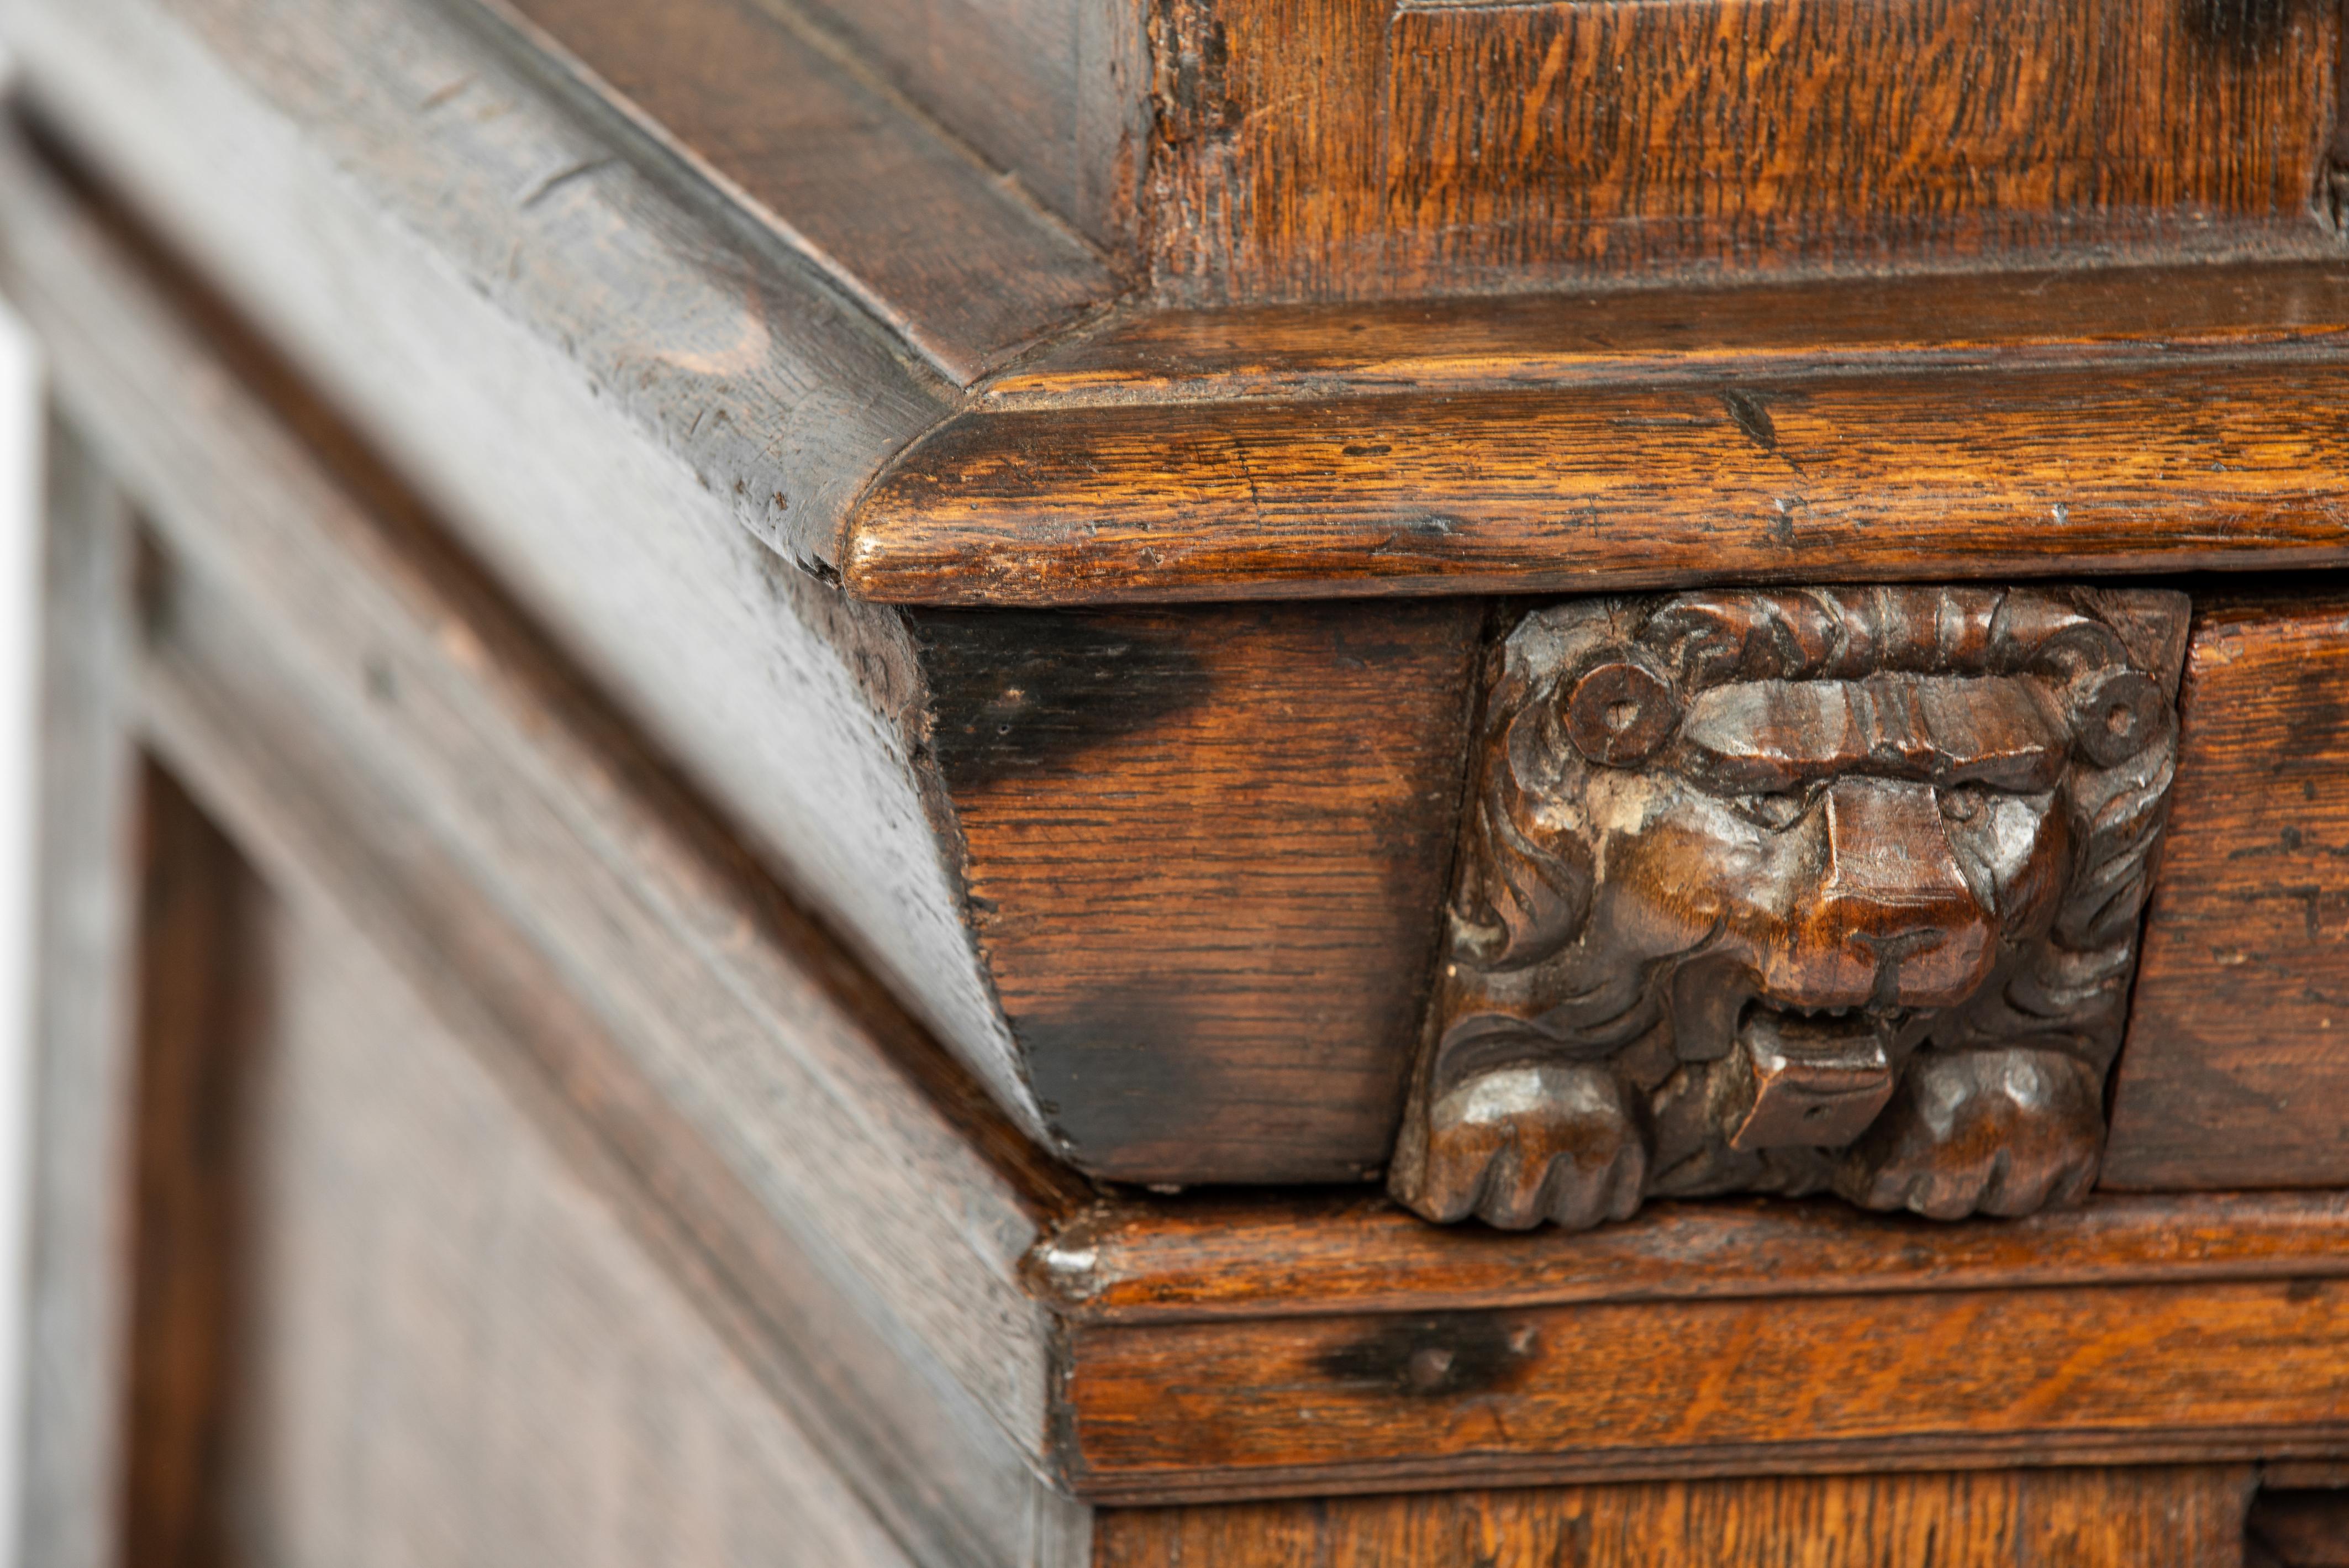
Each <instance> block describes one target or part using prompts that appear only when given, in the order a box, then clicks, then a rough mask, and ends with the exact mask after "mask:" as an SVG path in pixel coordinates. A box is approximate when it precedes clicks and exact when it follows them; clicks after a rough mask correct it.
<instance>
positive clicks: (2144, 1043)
mask: <svg viewBox="0 0 2349 1568" xmlns="http://www.w3.org/2000/svg"><path fill="white" fill-rule="evenodd" d="M2308 587H2309V588H2310V589H2311V590H2312V591H2307V592H2302V593H2296V594H2295V593H2286V592H2282V591H2277V592H2274V593H2264V594H2261V595H2258V596H2255V597H2240V596H2238V597H2229V596H2225V595H2217V596H2213V597H2209V598H2206V599H2205V600H2203V602H2202V610H2201V613H2200V615H2199V618H2198V619H2197V621H2196V624H2195V628H2194V633H2193V637H2192V640H2191V642H2190V644H2189V649H2188V652H2187V662H2186V679H2185V689H2184V696H2183V701H2182V707H2183V718H2182V727H2181V731H2180V735H2179V754H2178V784H2177V787H2176V791H2175V795H2174V798H2173V801H2172V805H2171V818H2170V829H2169V843H2168V850H2167V852H2166V853H2165V856H2164V858H2163V862H2162V867H2161V875H2160V877H2159V879H2158V881H2157V883H2156V884H2155V887H2154V893H2153V902H2152V906H2151V908H2150V909H2149V910H2148V911H2147V926H2146V939H2145V949H2144V956H2143V958H2142V959H2141V960H2140V961H2139V964H2138V970H2137V993H2136V998H2135V1001H2134V1002H2133V1004H2132V1007H2131V1012H2130V1025H2129V1033H2128V1040H2127V1045H2126V1046H2125V1047H2124V1049H2123V1051H2122V1054H2121V1061H2120V1066H2119V1068H2118V1071H2117V1075H2116V1085H2115V1090H2114V1102H2113V1132H2112V1140H2111V1144H2110V1147H2109V1149H2108V1151H2107V1154H2106V1165H2105V1178H2104V1180H2105V1185H2106V1186H2107V1187H2111V1188H2121V1189H2178V1188H2223V1187H2323V1186H2338V1185H2341V1184H2343V1183H2344V1182H2349V597H2344V596H2343V595H2342V594H2341V592H2340V591H2339V590H2338V589H2337V588H2335V587H2332V586H2331V585H2322V584H2311V585H2308Z"/></svg>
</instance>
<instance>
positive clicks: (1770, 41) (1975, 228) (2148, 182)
mask: <svg viewBox="0 0 2349 1568" xmlns="http://www.w3.org/2000/svg"><path fill="white" fill-rule="evenodd" d="M2335 36H2337V22H2336V18H2335V15H2334V13H2333V11H2332V10H2330V9H2329V8H2326V7H2322V6H2315V5H2310V6H2292V5H2244V4H2235V3H2219V4H2210V5H2191V6H2184V7H2178V6H2172V5H2167V4H2158V3H2154V0H2145V3H2142V4H2133V5H2123V6H2111V5H2087V4H2063V5H2042V4H2005V3H2000V0H1989V3H1981V4H1963V5H1942V4H1928V3H1914V4H1900V5H1871V6H1845V5H1832V4H1817V3H1813V0H1723V3H1720V4H1707V5H1681V6H1673V7H1669V8H1666V9H1663V10H1657V9H1654V8H1652V7H1650V8H1643V9H1641V8H1635V9H1633V10H1629V11H1626V10H1623V9H1622V8H1620V7H1617V6H1611V5H1597V4H1575V3H1571V0H1568V3H1559V4H1551V5H1509V6H1502V5H1453V4H1441V3H1438V4H1425V5H1421V4H1406V5H1400V6H1396V7H1388V6H1383V5H1304V6H1299V5H1281V4H1271V3H1244V4H1221V5H1211V4H1208V3H1206V0H1195V3H1193V4H1186V5H1178V6H1176V7H1174V9H1173V11H1172V13H1171V14H1170V17H1169V19H1168V21H1167V22H1166V23H1165V24H1164V26H1163V28H1162V35H1161V42H1160V43H1159V47H1160V48H1161V50H1162V51H1163V53H1164V54H1165V55H1168V56H1172V57H1174V60H1175V61H1177V62H1179V68H1178V69H1175V70H1170V71H1166V72H1164V73H1162V86H1161V87H1160V88H1159V89H1158V95H1157V99H1158V101H1157V112H1158V125H1159V134H1160V136H1161V139H1162V140H1163V142H1164V147H1163V149H1162V151H1160V153H1159V155H1158V158H1157V160H1156V161H1155V162H1154V166H1153V194H1154V198H1155V200H1156V201H1157V202H1159V203H1160V206H1161V210H1162V213H1163V214H1164V216H1163V218H1162V221H1161V223H1160V224H1159V226H1158V229H1157V231H1156V235H1157V239H1156V255H1155V257H1154V260H1155V263H1156V265H1157V266H1158V267H1159V268H1160V269H1161V271H1162V272H1163V273H1164V274H1165V275H1167V277H1168V278H1169V279H1170V280H1171V282H1172V283H1173V285H1174V286H1177V287H1180V288H1182V289H1184V290H1186V291H1188V292H1190V293H1191V294H1193V295H1194V296H1205V297H1208V298H1215V299H1276V298H1288V299H1296V298H1307V297H1315V296H1321V297H1327V296H1331V295H1336V294H1340V293H1353V294H1358V295H1359V294H1369V293H1379V292H1392V293H1397V294H1418V293H1426V292H1439V291H1444V290H1463V289H1470V288H1494V287H1496V286H1504V285H1515V286H1519V287H1524V286H1528V285H1536V284H1537V283H1546V284H1549V285H1551V286H1556V285H1557V283H1559V282H1561V281H1565V280H1569V279H1576V280H1578V279H1582V278H1587V277H1589V276H1591V275H1617V276H1625V275H1632V276H1637V275H1645V276H1649V277H1654V276H1656V275H1659V274H1669V273H1672V272H1680V273H1682V274H1687V273H1696V272H1715V273H1725V272H1742V273H1744V274H1747V275H1751V274H1754V273H1756V272H1761V271H1764V270H1768V269H1773V268H1776V269H1787V268H1804V269H1813V270H1828V269H1844V270H1857V269H1860V268H1864V267H1868V266H1871V265H1875V266H1887V265H1889V266H1902V265H1906V266H1918V265H1935V264H1938V265H1942V266H1948V265H1951V264H1952V263H1964V262H1966V261H1969V260H1975V259H1986V254H1987V253H1992V252H1993V251H1996V252H2002V253H2003V254H2005V255H2008V256H2015V255H2031V254H2034V253H2035V254H2040V255H2045V254H2050V253H2052V252H2056V251H2058V250H2060V249H2062V248H2064V247H2067V246H2072V247H2077V248H2078V249H2080V250H2081V251H2084V252H2087V253H2089V254H2104V255H2107V256H2109V255H2112V254H2133V253H2134V254H2144V253H2146V252H2148V251H2150V252H2154V253H2157V254H2158V253H2159V252H2162V251H2165V250H2166V251H2168V252H2171V253H2173V254H2175V253H2177V252H2179V251H2186V252H2189V253H2190V252H2200V253H2202V254H2211V253H2218V254H2225V253H2227V252H2229V251H2240V250H2244V249H2249V248H2252V247H2258V246H2261V245H2265V246H2270V247H2297V248H2300V249H2302V250H2303V251H2305V252H2315V251H2317V250H2319V249H2321V248H2322V247H2323V245H2325V244H2327V243H2329V240H2330V235H2329V234H2326V233H2325V231H2324V230H2323V227H2322V226H2321V225H2320V223H2319V222H2318V219H2317V216H2316V213H2315V212H2314V211H2313V210H2312V206H2311V203H2310V201H2309V197H2310V195H2311V193H2312V192H2313V189H2314V188H2315V186H2316V185H2317V183H2318V181H2319V177H2320V171H2321V166H2322V164H2323V159H2324V157H2325V152H2326V148H2325V137H2326V133H2327V131H2328V130H2329V128H2330V125H2331V115H2330V109H2331V101H2330V100H2331V97H2332V91H2333V42H2334V39H2335Z"/></svg>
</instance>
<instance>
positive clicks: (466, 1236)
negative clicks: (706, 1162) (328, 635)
mask: <svg viewBox="0 0 2349 1568" xmlns="http://www.w3.org/2000/svg"><path fill="white" fill-rule="evenodd" d="M267 931H268V938H269V940H270V944H271V948H272V953H273V962H274V967H275V968H276V969H277V971H278V978H277V981H276V984H275V986H274V993H273V996H272V1009H273V1012H274V1018H273V1020H272V1023H271V1027H270V1029H269V1032H268V1035H267V1038H266V1040H265V1041H264V1042H262V1043H261V1046H262V1050H263V1051H264V1053H265V1055H264V1059H263V1062H262V1063H261V1070H260V1073H259V1075H258V1082H257V1083H256V1084H255V1085H254V1090H255V1091H256V1092H255V1093H254V1096H253V1099H254V1106H253V1108H252V1111H251V1114H250V1116H249V1117H248V1120H247V1125H246V1127H244V1129H243V1133H244V1136H243V1139H242V1144H243V1147H242V1148H241V1149H240V1154H241V1155H242V1157H243V1158H245V1159H246V1160H247V1161H248V1162H249V1163H250V1165H251V1167H252V1195H251V1201H250V1208H249V1213H248V1217H247V1218H248V1222H249V1223H250V1225H251V1226H252V1228H253V1229H254V1231H255V1232H256V1233H257V1234H258V1235H260V1236H262V1237H264V1238H265V1240H266V1246H265V1247H264V1249H263V1250H262V1251H260V1254H259V1256H258V1257H257V1258H256V1259H255V1261H254V1268H253V1269H252V1271H251V1272H250V1273H249V1275H248V1276H247V1277H246V1278H245V1279H244V1280H243V1281H242V1282H241V1283H242V1285H243V1290H244V1293H245V1294H246V1295H247V1296H248V1297H249V1298H250V1299H249V1300H248V1302H247V1303H246V1305H245V1310H244V1311H243V1313H242V1314H240V1317H239V1319H238V1321H237V1323H236V1324H234V1327H235V1329H236V1331H237V1336H238V1342H239V1345H240V1349H241V1351H242V1353H243V1355H244V1357H245V1359H246V1361H247V1362H248V1364H249V1365H248V1366H247V1368H246V1373H245V1377H244V1381H243V1392H244V1393H245V1395H246V1397H245V1400H244V1403H245V1406H246V1408H245V1409H243V1411H242V1412H241V1413H240V1414H241V1417H242V1418H241V1419H240V1421H239V1423H238V1425H237V1428H236V1429H235V1433H234V1440H233V1442H231V1443H224V1444H222V1445H220V1446H218V1447H217V1448H216V1449H214V1450H213V1452H214V1454H215V1456H216V1463H217V1464H218V1466H219V1468H220V1469H221V1470H222V1487H221V1489H220V1491H219V1494H218V1495H219V1496H220V1497H221V1498H222V1499H223V1500H228V1499H233V1500H234V1501H235V1503H236V1505H237V1506H236V1515H235V1518H234V1522H233V1533H232V1534H231V1536H230V1538H229V1541H228V1542H227V1544H228V1545H229V1546H230V1547H231V1548H232V1550H233V1557H232V1558H231V1559H229V1560H243V1561H261V1562H287V1563H292V1562H303V1563H326V1562H349V1561H352V1560H354V1559H363V1560H366V1561H370V1562H375V1563H386V1564H416V1565H417V1568H423V1565H424V1564H434V1565H441V1564H447V1565H450V1568H456V1565H462V1564H481V1565H482V1568H488V1565H491V1564H497V1565H500V1568H504V1565H507V1564H519V1563H533V1564H535V1563H545V1564H554V1563H579V1564H586V1563H614V1564H617V1563H627V1562H634V1561H643V1560H645V1559H646V1558H647V1557H657V1558H658V1559H660V1560H661V1561H663V1562H666V1563H679V1564H719V1563H739V1562H741V1561H743V1560H744V1559H745V1558H746V1557H750V1556H756V1557H759V1558H761V1559H762V1560H764V1561H769V1562H774V1563H784V1564H804V1565H807V1568H818V1565H826V1568H828V1565H832V1564H843V1563H860V1564H863V1563H871V1564H874V1568H911V1564H912V1563H914V1562H915V1561H916V1559H915V1558H913V1557H912V1556H910V1555H909V1554H908V1553H907V1552H905V1549H904V1548H903V1547H902V1546H900V1545H899V1544H898V1542H896V1541H895V1540H894V1539H892V1537H891V1535H890V1533H889V1532H888V1531H887V1529H886V1528H885V1522H884V1520H883V1518H882V1517H881V1516H879V1515H876V1513H875V1512H874V1511H873V1510H872V1508H871V1507H870V1506H869V1505H867V1504H866V1503H864V1501H862V1500H861V1499H860V1498H859V1497H858V1496H857V1495H856V1493H855V1491H854V1489H853V1488H852V1487H851V1486H850V1485H849V1484H847V1481H846V1479H845V1478H844V1477H843V1475H842V1474H841V1473H840V1471H839V1470H837V1469H834V1468H833V1466H832V1465H831V1464H830V1463H829V1462H828V1461H827V1459H826V1456H825V1455H824V1453H823V1450H822V1448H821V1446H820V1444H819V1443H818V1442H817V1441H815V1440H812V1439H811V1438H810V1436H809V1435H808V1434H807V1433H806V1432H805V1431H803V1430H802V1429H801V1428H799V1427H798V1426H797V1425H796V1424H795V1423H794V1422H793V1420H792V1417H791V1416H790V1414H789V1413H788V1412H787V1411H786V1410H785V1409H783V1408H782V1407H779V1406H778V1405H777V1403H776V1402H775V1401H774V1400H773V1399H772V1398H771V1397H770V1395H769V1393H768V1391H767V1390H766V1388H765V1387H763V1386H761V1382H760V1380H759V1378H758V1377H757V1376H756V1375H755V1374H754V1372H753V1370H752V1368H751V1367H750V1366H747V1365H745V1363H744V1361H743V1360H742V1359H741V1358H740V1356H738V1355H736V1354H735V1353H734V1351H733V1349H732V1347H731V1346H730V1345H728V1343H727V1342H726V1341H725V1339H723V1338H722V1337H721V1336H720V1335H719V1334H718V1333H716V1332H715V1331H714V1330H713V1327H712V1325H711V1324H709V1322H708V1321H707V1320H706V1319H705V1318H704V1317H703V1316H702V1315H701V1314H699V1312H698V1310H697V1306H696V1303H695V1302H694V1301H693V1299H692V1296H691V1294H690V1292H689V1290H688V1288H687V1287H685V1286H684V1285H683V1284H682V1283H681V1282H679V1281H678V1280H677V1279H675V1278H673V1277H671V1276H669V1275H668V1274H667V1272H665V1270H664V1269H663V1267H662V1260H660V1259H658V1258H657V1257H656V1256H647V1253H646V1252H645V1251H642V1250H641V1249H640V1248H639V1247H638V1246H637V1245H636V1239H635V1238H634V1237H633V1236H632V1235H631V1234H630V1232H629V1231H628V1230H627V1228H626V1225H625V1224H624V1223H623V1221H622V1220H621V1219H620V1218H619V1217H618V1216H616V1214H615V1213H614V1212H613V1210H611V1208H610V1207H609V1206H608V1205H607V1204H606V1203H605V1200H604V1198H603V1195H602V1194H601V1193H599V1192H598V1191H596V1190H595V1189H594V1188H592V1187H589V1186H587V1185H585V1183H583V1182H582V1181H581V1180H580V1179H579V1178H578V1176H577V1175H576V1174H575V1172H574V1170H573V1169H572V1168H570V1167H569V1165H568V1164H567V1163H566V1162H565V1160H564V1158H563V1156H562V1154H561V1153H560V1152H559V1151H558V1150H557V1149H554V1148H551V1147H548V1145H547V1144H546V1142H545V1141H544V1140H543V1139H542V1138H541V1137H538V1136H536V1132H535V1129H534V1128H533V1127H532V1126H531V1125H530V1124H529V1123H528V1122H527V1121H526V1120H525V1119H524V1118H523V1116H520V1115H519V1114H518V1113H517V1111H516V1109H515V1107H514V1106H513V1104H512V1102H511V1101H510V1100H509V1099H507V1098H506V1097H505V1096H504V1095H503V1094H502V1085H500V1084H499V1082H498V1081H497V1080H496V1079H495V1078H494V1077H492V1075H489V1074H488V1073H485V1072H484V1071H483V1070H482V1068H481V1066H480V1065H479V1064H478V1063H477V1062H476V1061H475V1060H474V1059H473V1058H472V1057H471V1055H469V1054H467V1052H466V1051H465V1050H464V1048H463V1047H462V1046H461V1045H460V1044H459V1043H458V1042H457V1041H456V1040H454V1039H452V1038H451V1036H450V1033H449V1032H448V1031H447V1030H446V1029H445V1028H444V1027H442V1026H441V1025H440V1023H439V1022H438V1020H436V1018H435V1017H434V1016H433V1013H432V1011H431V1009H430V1008H429V1006H427V1005H426V1004H425V1003H424V1002H423V1000H422V999H421V998H420V997H419V996H418V995H417V994H416V993H415V992H414V991H413V990H411V989H410V988H409V986H408V985H407V984H406V983H405V982H404V981H402V980H401V979H400V978H399V976H398V974H397V973H396V972H395V971H392V970H390V969H389V968H388V966H387V965H386V964H385V963H384V961H383V960H382V959H381V958H380V957H379V956H378V955H376V954H375V953H373V952H370V951H369V950H367V948H366V946H365V945H364V944H363V943H361V942H359V941H358V940H356V939H355V938H354V937H353V935H352V934H351V933H350V932H349V931H348V929H347V927H344V926H342V925H341V924H340V923H339V922H338V921H336V919H335V918H334V917H333V915H332V913H331V912H330V911H326V910H321V909H315V908H311V907H307V906H305V904H304V903H301V902H295V903H289V904H282V905H281V906H280V908H279V909H278V910H277V911H276V912H275V918H274V919H272V920H271V922H270V924H269V926H268V928H267ZM138 1561H140V1562H153V1563H162V1562H167V1561H191V1559H184V1558H181V1559H170V1558H163V1557H146V1558H140V1559H138Z"/></svg>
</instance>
